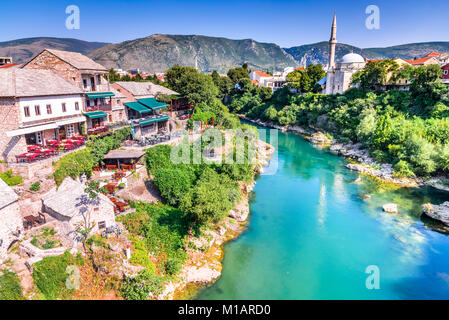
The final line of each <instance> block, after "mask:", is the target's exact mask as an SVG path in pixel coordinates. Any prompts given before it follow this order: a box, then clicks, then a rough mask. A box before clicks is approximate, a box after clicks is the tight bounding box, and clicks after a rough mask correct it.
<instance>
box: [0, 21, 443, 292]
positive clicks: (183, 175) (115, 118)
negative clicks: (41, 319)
mask: <svg viewBox="0 0 449 320" xmlns="http://www.w3.org/2000/svg"><path fill="white" fill-rule="evenodd" d="M336 45H337V16H336V15H334V17H333V21H332V26H331V37H330V40H329V58H328V61H329V62H328V64H326V65H324V66H322V65H320V64H317V65H313V64H310V65H304V66H301V67H297V66H295V67H293V66H292V67H285V68H284V67H283V66H282V67H279V69H277V71H274V72H270V71H269V70H265V71H263V70H250V69H249V67H248V65H247V63H246V62H244V63H243V65H242V66H235V65H234V66H231V67H230V68H229V72H228V74H226V75H220V74H218V72H216V71H215V72H214V73H212V74H204V73H201V72H199V71H198V61H197V59H196V58H195V66H180V65H174V66H172V67H171V68H170V69H168V70H166V71H165V72H158V73H151V74H150V73H148V72H144V71H142V70H140V69H139V68H135V69H132V70H126V71H125V70H122V69H121V68H106V67H105V66H103V65H102V64H100V63H99V62H96V61H94V60H93V59H91V58H89V57H88V56H87V55H84V54H82V53H79V52H72V51H64V50H58V49H52V48H46V49H44V50H42V51H41V52H40V53H38V54H37V55H35V56H33V57H32V58H31V59H29V60H28V61H26V62H24V63H16V62H15V61H14V60H13V58H12V57H6V56H5V57H0V270H9V271H10V272H12V273H14V274H15V275H16V277H17V279H18V281H19V287H20V288H22V289H23V293H24V294H23V296H21V298H26V299H64V298H68V297H70V298H74V299H91V298H92V299H98V298H105V297H106V298H111V299H130V300H131V299H148V298H150V299H176V298H185V297H186V295H185V294H186V291H188V289H189V288H190V287H189V285H192V283H193V284H195V285H198V284H203V285H204V284H206V283H210V282H213V281H215V280H217V279H218V278H219V277H220V276H221V269H222V265H221V259H222V258H223V248H222V245H223V243H225V242H226V241H229V240H231V239H234V238H235V237H237V236H238V235H240V234H241V233H242V232H243V230H244V229H245V224H246V223H247V220H248V216H249V213H250V209H249V198H250V195H251V192H252V191H253V188H254V185H255V181H254V178H255V176H256V175H258V174H262V173H264V170H265V167H266V166H267V165H268V160H269V159H270V157H271V155H272V154H273V153H274V150H275V149H274V147H273V146H271V145H269V144H268V143H267V142H264V141H261V140H255V141H256V142H255V143H254V144H255V145H254V146H253V147H254V149H255V154H256V160H257V161H256V162H255V163H252V164H248V163H245V164H242V165H240V164H239V165H234V164H231V165H228V164H226V165H223V167H221V166H218V165H217V166H215V165H214V164H211V163H209V162H204V163H203V162H201V163H199V164H197V163H194V164H190V163H189V164H188V165H184V164H181V165H178V166H176V165H174V164H172V163H171V158H170V156H172V155H173V154H174V152H172V151H173V150H174V149H175V148H176V147H179V146H184V145H183V143H185V142H187V143H193V142H194V141H198V139H199V140H200V141H201V139H202V137H203V134H204V132H207V129H211V128H218V129H219V130H220V133H221V135H222V136H223V137H225V138H229V136H228V135H229V134H228V133H227V132H226V130H225V129H242V128H243V129H246V130H248V131H251V130H252V131H251V132H253V131H255V130H254V127H253V126H251V125H249V124H246V123H244V122H240V119H244V120H247V121H250V122H254V123H257V124H261V125H264V126H267V127H271V128H276V129H279V130H280V132H282V133H284V132H285V131H289V130H290V131H293V132H296V133H300V134H301V135H302V136H304V137H309V136H308V135H310V136H311V138H310V137H309V138H310V139H309V140H310V141H311V142H313V143H315V142H316V144H317V145H319V147H317V149H320V150H321V149H323V148H324V147H330V150H331V151H338V152H341V153H343V152H342V151H341V150H345V154H346V155H349V156H348V158H350V159H351V161H355V160H357V161H359V160H360V162H361V163H364V162H366V164H367V165H369V166H371V167H370V168H369V169H370V170H371V171H376V170H377V171H376V176H377V177H381V178H385V175H384V172H385V171H388V177H387V178H388V179H387V178H385V179H384V180H388V181H389V182H393V183H397V184H401V183H402V184H403V181H404V180H406V181H407V182H409V181H410V180H413V179H415V178H416V179H415V180H413V182H414V183H415V182H416V181H418V182H419V183H421V180H419V179H421V176H422V177H423V178H422V179H424V177H425V178H426V179H427V178H429V177H432V178H434V176H437V175H440V176H441V175H443V174H446V173H447V172H448V171H449V169H448V167H447V165H446V162H447V161H446V160H447V159H449V151H447V150H449V142H446V140H447V136H446V137H443V138H442V137H441V136H442V135H446V131H444V130H443V129H441V131H442V132H444V133H443V134H441V132H440V131H438V132H437V133H434V132H433V131H432V130H427V131H425V130H423V132H425V134H428V135H429V136H430V138H429V141H431V142H429V141H427V140H426V141H424V140H425V138H423V137H422V135H424V134H422V135H419V136H413V135H412V134H413V132H412V133H410V132H407V133H404V134H403V136H401V137H400V138H397V137H394V134H393V132H394V130H393V129H392V128H393V124H391V123H392V120H391V118H393V117H394V116H397V119H396V121H398V123H399V122H400V121H403V122H400V125H403V126H404V127H407V125H408V128H412V127H413V125H416V123H418V122H419V123H418V125H419V126H421V127H425V126H433V125H434V123H433V122H432V121H435V122H436V121H441V122H443V121H444V119H446V115H447V112H449V111H447V110H449V107H446V105H445V104H444V103H446V100H445V99H446V97H447V90H446V91H444V90H441V91H438V93H440V95H437V94H434V91H435V92H436V91H437V90H434V91H431V90H428V91H431V92H430V94H428V92H425V94H428V95H429V96H430V98H429V97H428V96H426V95H425V94H422V96H425V98H428V99H427V100H428V101H430V102H428V101H427V100H426V101H424V102H423V103H422V106H421V105H419V107H420V108H421V109H422V110H421V109H419V108H418V107H416V106H415V105H412V102H409V104H410V107H409V105H407V106H406V107H403V109H407V111H403V110H402V109H401V111H400V112H404V114H405V113H406V112H408V110H413V112H415V110H414V109H413V108H415V109H419V110H418V111H416V113H414V114H412V113H411V114H412V116H410V119H413V120H410V119H409V118H407V119H406V117H405V116H403V115H401V114H400V115H398V114H399V112H398V113H394V112H392V111H391V110H390V109H392V107H391V106H390V105H389V103H390V100H391V101H393V102H391V105H394V103H395V102H396V100H394V99H395V97H397V96H399V98H397V100H399V99H403V100H406V101H410V100H412V99H408V100H407V98H409V96H406V95H407V94H409V95H410V96H411V95H412V94H415V92H413V90H417V89H416V88H415V87H414V86H413V85H414V81H415V79H412V77H411V76H410V74H413V72H416V71H417V70H421V69H420V68H422V67H429V66H434V67H435V68H437V69H438V70H436V72H435V73H433V74H432V75H433V76H435V74H437V76H438V77H439V78H441V79H433V78H432V81H428V82H432V83H437V86H438V85H440V80H441V83H442V84H445V85H446V86H447V87H449V53H448V52H429V53H427V54H425V55H424V56H422V57H415V58H413V59H401V58H391V59H366V58H364V57H362V55H359V54H357V53H353V52H352V53H348V54H345V55H344V56H342V57H341V58H340V59H337V57H336ZM97 61H98V60H97ZM371 67H373V68H374V72H373V74H376V75H378V77H377V78H376V79H375V80H373V81H372V82H369V81H365V80H364V79H363V75H364V72H371V71H372V70H370V68H371ZM390 67H391V68H390ZM376 68H378V69H376ZM389 68H390V69H389ZM432 68H433V67H432ZM257 69H261V68H257ZM379 70H380V71H379ZM422 70H424V71H423V72H427V69H425V68H424V69H422ZM431 71H432V70H431ZM433 71H435V70H433ZM376 72H377V73H376ZM440 74H441V76H440ZM370 75H371V74H370ZM369 80H371V79H369ZM364 81H365V82H364ZM426 81H427V79H426ZM427 84H428V83H427V82H426V83H425V85H427ZM443 87H444V86H443ZM426 89H427V88H426ZM432 89H433V88H432ZM437 89H438V90H440V88H439V87H438V88H437ZM390 91H393V93H392V94H391V96H390V95H389V94H390ZM423 91H424V90H423ZM354 92H355V93H354ZM346 94H347V95H346ZM352 94H353V96H352ZM401 94H404V96H400V95H401ZM392 96H393V98H392ZM404 97H405V98H404ZM413 97H414V98H416V96H413ZM339 99H340V100H339ZM363 99H365V100H363ZM416 100H417V101H418V99H416ZM342 101H343V102H342ZM360 101H362V102H363V103H362V102H360ZM385 101H387V102H385ZM401 102H402V101H401ZM382 103H384V104H387V106H386V107H385V109H386V110H387V111H386V114H381V113H382V112H384V111H383V110H381V109H382V108H383V107H384V106H383V104H382ZM363 104H366V106H367V107H366V110H365V109H363V108H364V107H365V105H364V106H363V108H362V107H360V105H363ZM348 106H350V107H354V106H355V107H354V108H353V109H351V108H350V107H348ZM378 106H381V107H379V108H378V109H375V107H378ZM390 107H391V108H390ZM307 108H309V109H307ZM357 108H359V109H357ZM438 108H440V109H438ZM348 109H350V111H347V110H348ZM362 109H363V110H362ZM398 109H399V107H398ZM354 110H356V111H354ZM350 112H353V113H352V114H350V115H348V114H349V113H350ZM420 112H421V113H420ZM390 114H391V115H390ZM429 114H430V115H429ZM407 115H408V114H407ZM417 115H418V116H422V118H423V119H418V116H417ZM423 115H425V116H423ZM432 117H434V118H435V119H437V120H434V118H432ZM443 118H444V119H443ZM261 119H263V121H262V120H261ZM354 119H357V120H354ZM429 119H430V120H429ZM442 119H443V120H442ZM421 120H422V122H420V121H421ZM357 121H358V122H357ZM406 121H410V123H406V125H404V124H403V123H405V122H406ZM411 121H416V123H415V122H413V123H411ZM429 123H430V125H429ZM198 124H199V125H198ZM418 125H416V126H418ZM351 126H352V127H351ZM398 126H399V125H398ZM435 126H436V127H438V126H440V127H443V126H444V123H443V124H441V123H440V122H438V123H437V124H436V125H435ZM304 128H305V129H304ZM293 129H294V130H293ZM384 131H386V132H387V133H385V132H384ZM411 131H413V130H411ZM429 132H430V133H429ZM407 134H409V135H410V136H411V137H412V138H413V139H415V140H413V139H411V138H410V139H408V138H409V136H407ZM316 136H319V138H320V139H321V140H320V139H315V140H316V141H314V137H316ZM404 137H406V138H404ZM394 138H397V139H404V140H410V141H414V144H413V145H412V146H408V145H407V148H409V149H410V150H412V152H415V150H417V149H418V148H419V146H425V147H428V149H429V150H430V149H431V148H433V149H432V150H433V151H432V152H427V150H424V151H426V152H424V151H422V150H419V151H416V154H421V153H422V154H424V153H425V154H426V156H427V153H429V154H430V153H431V156H428V157H426V158H425V159H424V160H422V161H421V159H417V157H415V154H411V153H412V152H411V151H410V150H406V149H405V148H406V147H404V149H401V148H403V147H402V145H406V144H405V142H404V141H399V142H398V141H396V140H393V139H394ZM338 139H340V140H338ZM389 139H390V140H391V141H390V140H389ZM231 140H232V139H231ZM318 140H319V141H318ZM232 141H233V140H232ZM392 141H393V142H394V143H393V142H392ZM423 141H424V142H423ZM201 142H204V141H201ZM363 142H366V143H367V144H366V145H364V144H363ZM232 143H233V144H238V143H237V142H234V141H233V142H232ZM431 143H432V144H431ZM242 144H243V145H245V146H247V145H248V144H249V142H248V141H243V142H242ZM343 144H345V145H347V146H350V147H347V149H345V147H344V146H343ZM336 146H337V147H336ZM354 146H357V147H354ZM190 147H191V146H189V145H187V147H186V149H187V150H189V151H190ZM233 147H234V145H233ZM295 147H296V145H295ZM192 148H193V147H192ZM289 148H291V146H287V147H286V148H285V149H289ZM351 148H354V150H355V151H354V150H353V149H351ZM359 148H360V149H359ZM363 148H364V149H363ZM368 148H372V149H373V150H371V151H370V152H369V151H368ZM445 148H448V149H447V150H446V149H445ZM199 149H200V150H201V151H203V149H204V146H203V145H202V144H200V147H199ZM231 149H232V148H231ZM439 151H440V152H439ZM208 152H209V153H208V156H207V157H206V156H205V157H206V158H207V160H211V159H212V160H213V159H215V158H217V159H219V160H220V159H221V160H222V158H224V156H226V155H227V153H229V152H230V151H229V150H228V146H226V145H219V146H215V147H214V148H212V150H208ZM232 152H234V151H233V149H232ZM309 152H312V151H310V150H309ZM232 156H234V154H232ZM446 156H447V157H446ZM220 157H222V158H220ZM245 157H247V158H248V157H249V156H248V155H247V154H245ZM315 157H316V158H319V157H317V156H316V155H315ZM445 157H446V158H445ZM311 158H313V159H315V158H314V156H311ZM188 159H189V160H190V157H188ZM435 159H437V160H435ZM246 160H247V162H248V159H246ZM388 161H389V162H391V163H393V162H394V165H393V164H390V163H387V162H388ZM364 164H365V163H364ZM398 164H399V165H398ZM351 165H352V167H351V168H353V167H356V168H359V167H360V166H362V164H353V163H351ZM326 168H327V167H326ZM385 168H386V169H385ZM326 170H327V171H332V170H330V169H329V168H327V169H326ZM363 170H364V172H365V171H368V168H367V167H363ZM382 170H383V171H382ZM298 171H301V170H298ZM358 171H360V172H361V171H362V170H358ZM371 171H370V172H371ZM341 176H342V175H341V174H340V176H339V179H340V180H341V181H340V180H338V181H337V180H336V181H335V182H334V183H333V187H335V188H340V187H341V184H343V182H342V181H343V178H341ZM440 176H438V177H436V178H435V179H437V178H438V179H439V178H440ZM359 179H360V178H358V179H357V180H355V181H351V183H352V184H353V185H355V184H356V183H360V181H361V179H360V180H359ZM409 179H410V180H409ZM444 179H445V178H444ZM398 181H399V182H398ZM438 181H440V180H438ZM445 181H446V180H445ZM418 182H416V183H415V184H413V187H417V186H420V185H419V183H418ZM320 183H321V184H322V182H320ZM442 184H443V183H441V185H442ZM437 189H441V190H446V189H447V188H446V187H445V186H443V187H441V188H437ZM325 194H326V190H325V188H323V187H322V186H320V195H319V200H318V202H320V203H321V202H323V201H324V200H323V199H322V198H324V195H325ZM360 198H363V201H365V200H368V199H371V195H370V194H368V193H366V194H363V196H361V197H360ZM387 208H393V209H392V210H390V213H398V209H397V206H395V205H391V206H389V207H388V206H387ZM426 208H429V209H428V210H429V211H430V212H432V213H429V216H431V215H432V214H433V213H434V211H438V210H446V209H445V205H444V203H443V204H442V205H441V206H438V205H436V206H433V207H432V205H430V204H428V205H427V207H426ZM317 211H319V210H317ZM384 211H388V210H384ZM444 212H445V211H444ZM436 216H438V218H437V219H435V220H441V221H443V223H444V224H445V225H449V219H447V218H445V217H443V218H441V217H440V216H439V215H438V214H437V215H436ZM320 219H321V218H320ZM322 220H325V219H324V218H323V219H322ZM320 221H321V220H320ZM162 238H163V239H162ZM85 256H89V257H90V262H89V263H90V264H88V265H87V264H86V265H85V266H84V265H83V268H81V265H82V264H81V263H78V260H77V259H80V260H82V259H83V258H85ZM51 259H59V260H51ZM52 261H58V263H59V262H61V261H62V262H63V264H61V265H64V267H68V266H72V265H77V266H78V267H80V268H81V269H82V273H83V274H82V275H83V277H84V279H89V280H85V281H86V282H85V283H83V284H82V285H81V288H82V289H81V290H77V291H76V293H74V292H75V291H74V290H73V289H74V288H71V287H70V286H66V284H65V281H61V279H58V281H59V282H58V286H59V287H58V288H56V289H55V288H53V287H52V285H48V284H47V283H46V281H47V280H48V279H47V278H48V276H49V273H50V272H49V271H48V270H53V269H50V268H49V269H48V270H47V269H46V267H47V265H45V263H48V264H50V265H58V263H53V262H52ZM40 272H42V274H44V275H45V276H42V275H41V276H40ZM45 272H47V273H45ZM58 272H60V273H62V274H63V275H64V274H65V273H66V269H65V268H64V270H62V271H61V270H58ZM105 279H106V280H105ZM117 279H119V280H117ZM87 281H90V282H88V283H87ZM102 281H103V282H102ZM107 281H110V283H113V284H114V285H115V287H113V286H112V285H111V284H110V283H109V282H107ZM42 283H45V286H44V285H42ZM86 283H87V284H86ZM83 285H84V286H85V287H83ZM46 286H48V287H52V288H51V289H49V288H48V287H46ZM93 286H98V287H101V290H98V292H96V291H95V290H91V287H93ZM69 287H70V288H69ZM86 287H88V288H89V290H87V289H86V290H84V289H85V288H86ZM111 287H113V288H112V289H111ZM142 287H144V288H145V290H143V291H144V292H141V291H139V290H140V289H139V288H142ZM61 288H62V289H61ZM79 288H80V287H79V286H78V287H77V288H76V289H79ZM136 288H137V289H136ZM47 289H48V291H47ZM66 289H67V290H66ZM70 290H72V291H70ZM69 291H70V293H69ZM100 291H101V292H100ZM61 292H62V293H61ZM74 294H75V295H74Z"/></svg>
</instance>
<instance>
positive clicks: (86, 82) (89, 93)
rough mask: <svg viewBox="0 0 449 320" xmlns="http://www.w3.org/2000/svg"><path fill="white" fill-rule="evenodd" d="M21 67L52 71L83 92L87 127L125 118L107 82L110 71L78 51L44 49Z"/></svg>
mask: <svg viewBox="0 0 449 320" xmlns="http://www.w3.org/2000/svg"><path fill="white" fill-rule="evenodd" d="M23 68H24V69H46V70H52V71H54V72H56V73H58V74H59V75H61V76H62V77H63V78H65V79H66V80H68V81H70V82H72V83H73V84H75V85H76V86H77V87H78V88H80V89H81V90H82V91H83V92H84V101H83V108H84V112H85V115H86V117H88V118H89V121H88V127H91V126H92V127H95V126H98V125H106V124H108V123H111V122H115V121H122V120H125V118H123V117H124V116H125V113H124V112H123V111H124V107H123V104H122V101H121V100H122V98H115V94H114V91H113V90H112V86H111V84H110V83H109V71H108V70H107V69H106V68H105V67H103V66H102V65H100V64H98V63H96V62H95V61H93V60H92V59H90V58H88V57H86V56H85V55H82V54H81V53H77V52H69V51H61V50H54V49H45V50H43V51H42V52H41V53H39V54H38V55H37V56H35V57H34V58H33V59H31V60H30V61H29V62H28V63H26V64H25V65H24V66H23Z"/></svg>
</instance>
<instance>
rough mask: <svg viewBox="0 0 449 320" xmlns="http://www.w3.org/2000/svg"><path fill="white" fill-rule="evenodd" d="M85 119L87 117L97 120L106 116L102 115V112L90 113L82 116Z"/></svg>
mask: <svg viewBox="0 0 449 320" xmlns="http://www.w3.org/2000/svg"><path fill="white" fill-rule="evenodd" d="M84 115H85V116H86V117H89V118H90V119H98V118H104V117H107V116H108V115H107V114H106V113H104V112H103V111H92V112H86V113H85V114H84Z"/></svg>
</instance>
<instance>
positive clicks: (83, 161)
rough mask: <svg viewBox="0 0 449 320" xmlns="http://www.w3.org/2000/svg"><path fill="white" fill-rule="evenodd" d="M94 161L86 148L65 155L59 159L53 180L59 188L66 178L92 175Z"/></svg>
mask: <svg viewBox="0 0 449 320" xmlns="http://www.w3.org/2000/svg"><path fill="white" fill-rule="evenodd" d="M93 166H94V161H93V158H92V155H91V154H90V150H89V149H88V148H86V149H83V150H80V151H77V152H74V153H70V154H67V155H65V156H63V157H62V158H61V159H59V161H58V163H57V166H56V169H55V171H54V172H53V178H54V179H55V182H56V185H57V186H59V185H61V183H62V182H63V181H64V179H65V178H67V177H72V178H73V179H76V178H78V177H79V176H80V175H82V174H83V173H85V174H86V175H87V176H88V177H90V176H91V175H92V168H93Z"/></svg>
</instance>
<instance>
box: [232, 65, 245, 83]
mask: <svg viewBox="0 0 449 320" xmlns="http://www.w3.org/2000/svg"><path fill="white" fill-rule="evenodd" d="M249 74H250V70H249V69H248V65H247V64H243V66H241V67H237V68H234V69H229V70H228V74H227V75H228V77H229V79H231V81H232V82H233V83H234V84H235V83H238V82H239V81H241V80H242V79H249Z"/></svg>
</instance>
